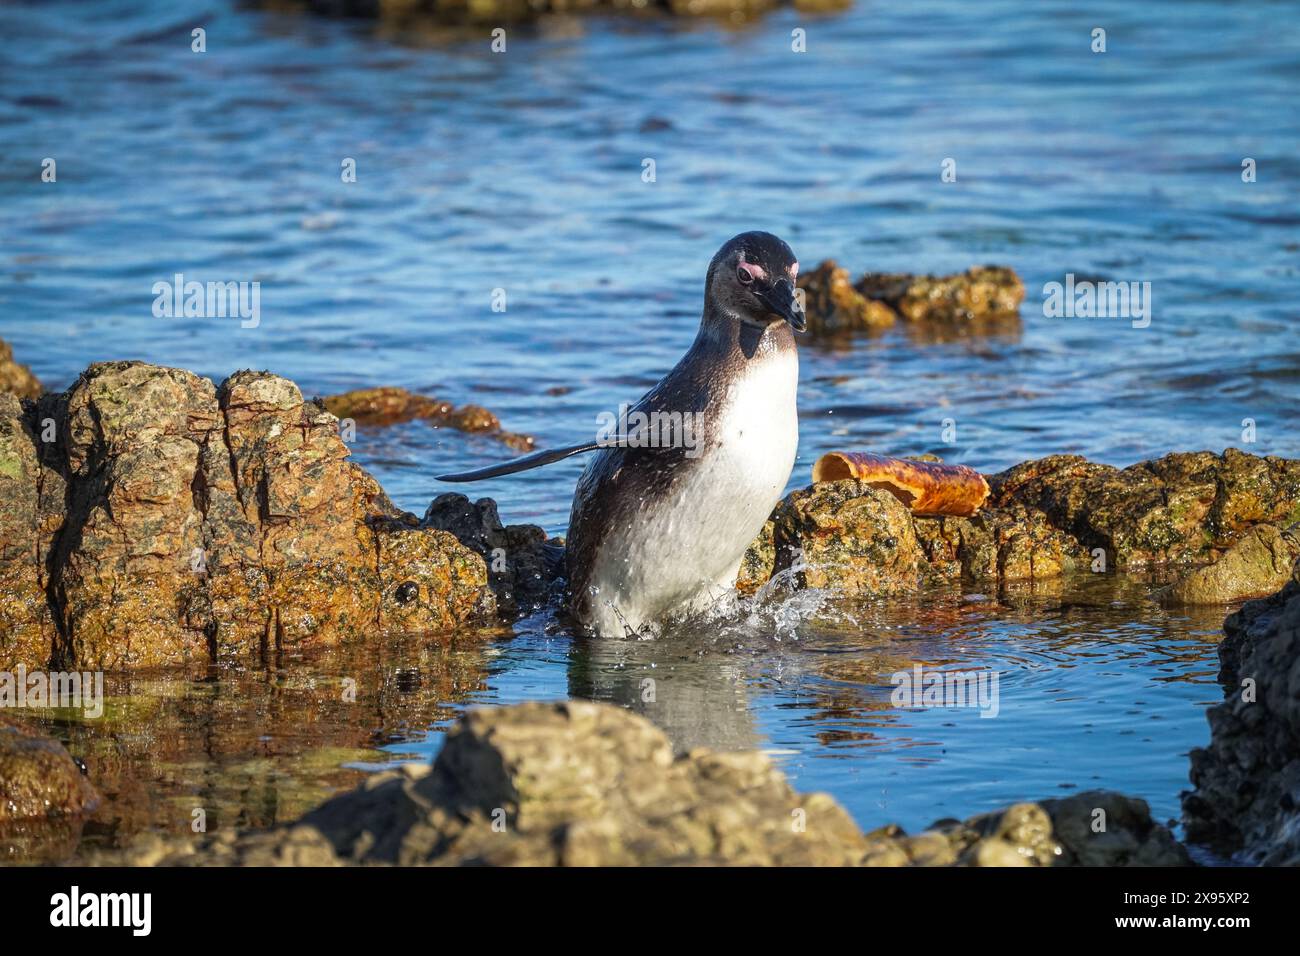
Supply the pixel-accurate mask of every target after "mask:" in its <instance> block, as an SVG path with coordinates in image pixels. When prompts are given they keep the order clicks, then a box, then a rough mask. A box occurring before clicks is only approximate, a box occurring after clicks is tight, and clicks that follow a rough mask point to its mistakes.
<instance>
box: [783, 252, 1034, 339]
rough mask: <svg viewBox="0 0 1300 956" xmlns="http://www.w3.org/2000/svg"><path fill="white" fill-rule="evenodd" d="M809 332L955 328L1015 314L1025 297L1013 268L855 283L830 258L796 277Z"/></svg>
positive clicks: (869, 277) (866, 278)
mask: <svg viewBox="0 0 1300 956" xmlns="http://www.w3.org/2000/svg"><path fill="white" fill-rule="evenodd" d="M798 284H799V288H801V289H803V290H804V296H805V299H804V308H805V311H806V313H807V318H808V329H809V331H811V332H812V333H813V334H815V335H816V334H821V335H829V334H833V333H839V332H849V331H854V330H873V329H884V328H888V327H889V326H891V325H893V324H894V323H895V322H897V321H899V320H902V321H905V322H907V323H912V324H917V323H922V324H925V323H929V324H946V325H954V324H960V323H967V324H970V323H981V322H984V321H986V320H996V319H999V318H1002V319H1005V318H1006V317H1008V316H1014V315H1016V314H1017V312H1018V311H1019V309H1020V303H1021V302H1022V301H1023V300H1024V297H1025V287H1024V283H1023V282H1021V281H1020V277H1019V276H1017V275H1016V274H1015V272H1014V271H1012V270H1011V269H1007V268H1004V267H1001V266H981V267H978V268H974V269H969V270H967V271H966V272H963V273H958V274H956V275H949V276H917V275H912V274H910V273H892V274H891V273H872V272H868V273H866V274H865V275H863V276H862V277H861V278H859V279H858V281H857V282H853V281H852V280H851V278H850V275H849V272H848V270H846V269H843V268H841V267H840V266H839V265H837V264H836V263H835V261H834V260H832V259H827V260H826V261H824V262H822V263H821V265H819V266H818V267H817V268H816V269H813V270H812V271H811V272H808V273H805V274H804V275H802V276H800V277H799V280H798Z"/></svg>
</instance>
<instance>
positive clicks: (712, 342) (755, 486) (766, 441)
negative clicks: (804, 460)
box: [448, 232, 804, 635]
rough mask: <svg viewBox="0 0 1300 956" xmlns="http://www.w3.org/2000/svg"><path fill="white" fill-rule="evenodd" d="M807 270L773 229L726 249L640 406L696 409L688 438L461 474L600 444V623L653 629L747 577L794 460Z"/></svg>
mask: <svg viewBox="0 0 1300 956" xmlns="http://www.w3.org/2000/svg"><path fill="white" fill-rule="evenodd" d="M798 271H799V263H798V262H797V261H796V260H795V257H794V253H793V252H791V250H790V247H789V246H788V245H786V244H785V243H784V242H782V241H781V240H780V239H778V238H777V237H776V236H774V235H771V234H770V233H765V232H747V233H742V234H741V235H739V236H736V237H735V238H734V239H731V240H730V241H729V242H727V243H726V244H725V245H723V247H722V248H721V249H719V250H718V253H717V255H715V256H714V257H713V261H712V262H711V263H710V265H709V270H708V275H707V278H706V280H705V291H704V311H703V316H702V317H701V320H700V328H699V332H698V334H697V335H696V337H695V342H694V343H693V344H692V345H691V347H690V349H689V350H688V351H687V353H686V354H685V356H683V357H682V359H681V361H680V362H678V363H677V365H676V366H675V367H674V368H673V370H672V371H671V372H669V373H668V374H667V375H666V376H665V377H664V378H663V380H662V381H660V382H659V384H658V385H656V386H655V387H654V388H653V389H651V390H650V391H649V392H648V393H647V394H646V395H645V396H644V397H643V398H642V399H641V400H640V401H639V402H638V403H637V404H636V405H635V406H633V408H632V409H631V410H630V411H629V413H628V416H627V418H628V421H629V422H633V421H638V420H641V421H644V420H646V419H651V418H652V417H653V416H654V413H662V416H663V417H664V420H671V421H679V420H681V419H679V418H678V416H684V415H690V416H692V417H691V418H690V419H685V420H688V421H691V422H693V423H694V425H695V428H694V432H693V434H689V435H686V436H685V437H687V438H688V439H689V441H687V442H686V443H682V442H677V443H674V444H671V445H669V446H667V447H665V446H663V445H652V446H647V445H646V442H645V433H644V432H642V433H640V434H638V433H637V432H636V431H635V430H632V434H631V435H630V436H624V438H623V440H621V441H619V442H617V443H608V442H606V443H601V442H597V443H589V444H586V445H577V446H573V447H571V448H568V449H560V450H558V451H554V452H540V453H538V454H536V455H533V456H528V457H527V458H524V459H520V460H519V461H517V462H512V463H509V464H506V465H503V466H498V467H496V468H491V469H483V470H481V471H479V472H472V473H470V474H467V475H454V476H448V480H475V479H477V478H480V477H492V476H494V475H499V474H505V473H509V472H511V471H520V470H524V469H525V468H531V467H536V466H537V465H540V464H546V463H547V462H549V461H554V460H558V459H559V458H562V457H567V456H568V455H569V454H576V453H578V452H581V451H590V450H595V454H594V455H593V456H592V458H591V460H590V461H589V462H588V464H587V467H586V469H585V470H584V472H583V474H582V477H581V478H580V479H579V481H578V485H577V488H576V490H575V491H574V496H573V508H572V511H571V513H570V517H569V530H568V535H567V539H566V565H567V571H568V582H569V608H570V610H571V611H572V612H573V614H574V615H575V616H576V617H577V618H578V619H579V620H580V621H581V622H583V623H584V624H586V625H587V626H588V627H590V628H592V629H593V630H594V631H596V632H597V633H599V634H607V635H621V634H625V633H628V631H629V630H630V631H640V630H641V629H642V628H643V627H644V626H645V625H648V624H653V623H655V622H658V621H661V620H664V619H666V618H670V617H672V616H674V615H677V614H680V613H682V612H686V611H693V610H699V609H702V608H704V607H707V606H708V605H709V604H711V603H713V602H715V601H716V600H717V599H718V598H720V597H721V596H723V595H724V594H725V593H727V592H728V591H729V590H730V589H731V588H732V587H734V585H735V582H736V575H737V573H738V571H739V568H740V562H741V559H742V558H743V556H744V553H745V550H746V548H748V546H749V544H750V543H751V542H752V541H753V540H754V538H755V537H756V536H757V535H758V533H759V531H760V530H762V527H763V524H764V522H765V521H766V520H767V518H768V515H769V514H771V511H772V508H773V507H774V506H775V505H776V503H777V501H779V500H780V497H781V492H782V491H783V490H784V489H785V485H786V482H787V481H788V480H789V477H790V472H791V469H792V468H793V466H794V459H795V452H796V447H797V445H798V440H799V426H798V417H797V412H796V389H797V386H798V381H799V358H798V352H797V350H796V348H795V341H794V331H795V330H800V331H802V329H803V327H804V319H803V313H802V311H800V310H799V309H798V308H797V306H796V304H795V292H794V283H795V279H796V277H797V276H798ZM676 434H678V435H679V436H680V435H682V433H681V432H678V433H676Z"/></svg>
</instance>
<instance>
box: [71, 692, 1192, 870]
mask: <svg viewBox="0 0 1300 956" xmlns="http://www.w3.org/2000/svg"><path fill="white" fill-rule="evenodd" d="M1099 808H1100V809H1101V810H1103V811H1104V812H1105V817H1104V820H1105V824H1106V826H1105V829H1104V830H1103V831H1102V832H1100V833H1098V832H1094V821H1095V820H1096V819H1097V816H1096V812H1095V811H1096V810H1097V809H1099ZM95 862H99V863H107V864H113V865H121V864H122V863H134V864H145V865H155V864H163V865H195V864H242V865H335V864H338V863H350V864H358V863H364V864H375V863H386V864H398V865H406V866H410V865H438V866H446V865H483V864H487V865H495V866H510V865H530V866H539V865H540V866H622V865H639V866H661V865H680V864H694V865H700V864H705V865H739V866H754V865H792V866H853V865H865V866H907V865H923V866H952V865H968V866H1007V865H1019V866H1053V865H1102V866H1122V865H1176V864H1183V865H1185V864H1187V863H1188V862H1189V861H1188V859H1187V856H1186V854H1185V852H1184V851H1183V850H1182V848H1181V847H1180V846H1179V845H1178V844H1177V843H1176V842H1175V841H1174V840H1173V838H1172V836H1170V834H1169V832H1168V831H1167V830H1165V829H1164V828H1163V827H1160V826H1158V825H1156V824H1154V823H1153V822H1152V821H1151V818H1150V814H1149V812H1148V810H1147V806H1146V804H1145V803H1144V802H1143V801H1141V800H1131V799H1128V798H1126V797H1123V796H1120V795H1118V794H1113V793H1107V792H1104V791H1097V792H1093V793H1086V794H1079V795H1077V796H1076V797H1073V798H1070V799H1069V800H1056V801H1044V802H1043V803H1041V804H1017V805H1015V806H1013V807H1011V808H1009V809H1007V810H1004V811H1000V812H997V813H992V814H983V815H980V816H978V817H973V818H971V819H970V820H967V821H965V822H964V823H958V822H956V821H941V822H940V823H937V824H935V826H934V827H933V828H932V829H931V830H929V831H927V832H925V833H922V834H919V835H917V836H914V837H909V836H907V835H906V834H905V833H904V832H903V831H902V830H901V829H900V828H898V827H896V826H890V827H883V828H881V829H878V830H874V831H872V832H871V833H868V834H863V833H862V832H860V831H859V830H858V828H857V826H856V825H855V824H854V823H853V821H852V820H851V819H850V818H849V816H848V814H847V813H845V812H844V810H843V809H842V808H841V807H840V806H839V804H837V803H836V802H835V801H834V800H833V799H831V798H830V797H828V796H826V795H825V794H815V793H814V794H799V793H796V792H795V791H794V790H792V789H791V788H790V786H789V784H788V783H787V782H786V779H785V777H784V775H783V774H782V773H781V772H780V771H779V770H778V769H777V768H776V767H775V766H774V765H773V764H772V762H771V760H770V759H769V758H768V757H766V756H764V755H763V754H761V753H758V752H754V751H748V752H733V753H717V752H713V751H709V750H703V749H698V750H693V751H691V752H689V753H686V754H681V755H678V756H674V755H673V751H672V748H671V746H670V745H669V743H668V739H667V738H666V737H665V736H664V734H663V733H662V732H661V731H660V730H659V729H657V728H656V727H655V726H654V725H653V724H651V723H650V722H649V721H647V720H645V719H644V718H641V717H637V716H634V715H632V714H629V713H627V712H625V711H623V710H620V709H619V708H616V707H612V706H610V705H608V704H597V703H590V702H585V701H566V702H563V703H558V704H552V703H547V704H543V703H527V704H518V705H515V706H512V707H501V708H484V709H478V710H471V711H470V712H468V713H467V714H466V715H465V717H464V718H463V719H462V721H461V722H460V724H459V725H458V726H456V727H455V728H453V730H452V731H451V732H450V733H449V734H448V737H447V741H446V743H445V745H444V747H443V749H442V750H441V751H440V753H439V755H438V758H437V760H436V761H435V763H434V765H433V766H432V768H429V767H427V766H426V767H419V766H414V765H407V766H404V767H402V768H399V769H397V770H393V771H388V772H385V773H381V774H377V775H375V776H373V777H371V778H370V779H369V780H367V781H366V782H365V783H364V784H363V785H362V786H360V787H358V788H357V789H356V790H353V791H351V792H349V793H346V794H343V795H341V796H339V797H337V798H335V799H333V800H330V801H328V802H327V803H325V804H323V805H322V806H321V807H319V808H318V809H316V810H314V811H312V812H310V813H308V814H307V815H306V816H304V817H303V818H302V819H300V820H299V821H297V822H296V823H293V824H288V825H285V826H281V827H276V828H273V829H270V830H251V831H242V832H227V833H222V834H215V835H212V836H209V837H207V838H206V839H204V840H202V841H199V842H192V841H188V840H184V841H170V842H168V841H162V840H159V839H157V838H150V839H148V840H146V841H144V842H143V843H141V844H138V845H137V846H135V847H133V848H131V849H130V850H128V851H127V852H126V853H124V854H119V853H108V854H100V855H99V856H97V857H96V858H95Z"/></svg>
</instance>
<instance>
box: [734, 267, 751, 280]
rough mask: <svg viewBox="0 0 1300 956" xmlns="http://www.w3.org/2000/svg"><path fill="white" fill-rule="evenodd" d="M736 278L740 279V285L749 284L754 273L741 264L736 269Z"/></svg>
mask: <svg viewBox="0 0 1300 956" xmlns="http://www.w3.org/2000/svg"><path fill="white" fill-rule="evenodd" d="M736 278H737V279H739V280H740V284H741V285H751V284H752V283H753V281H754V274H753V273H752V272H750V271H749V270H748V269H746V268H745V267H744V266H741V267H740V268H739V269H737V270H736Z"/></svg>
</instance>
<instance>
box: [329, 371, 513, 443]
mask: <svg viewBox="0 0 1300 956" xmlns="http://www.w3.org/2000/svg"><path fill="white" fill-rule="evenodd" d="M321 401H322V402H323V403H324V405H325V409H326V410H327V411H328V412H330V414H332V415H334V416H335V417H337V418H339V419H351V420H352V421H353V422H355V423H356V424H358V425H377V426H386V425H396V424H398V423H400V422H409V421H411V420H413V419H417V418H419V419H423V420H425V421H429V422H433V423H434V424H435V425H446V426H448V427H449V428H455V429H457V430H458V431H463V432H471V433H475V434H486V435H488V436H489V437H491V438H495V439H496V440H497V441H500V442H502V443H503V444H505V445H508V446H509V447H511V448H514V449H517V450H519V451H531V450H532V448H533V439H532V437H531V436H529V435H521V434H518V433H517V432H508V431H504V430H503V429H502V428H501V420H500V419H498V418H497V417H496V415H494V414H492V412H490V411H488V410H487V409H486V408H484V407H483V406H481V405H461V406H459V407H457V406H455V405H452V404H451V403H450V402H444V401H442V400H440V399H437V398H430V397H428V396H427V395H416V394H415V393H413V392H408V391H407V390H406V389H404V388H397V387H395V386H385V387H383V388H359V389H355V390H353V391H351V392H343V393H342V394H341V395H330V396H328V397H327V398H324V399H322V400H321Z"/></svg>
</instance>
